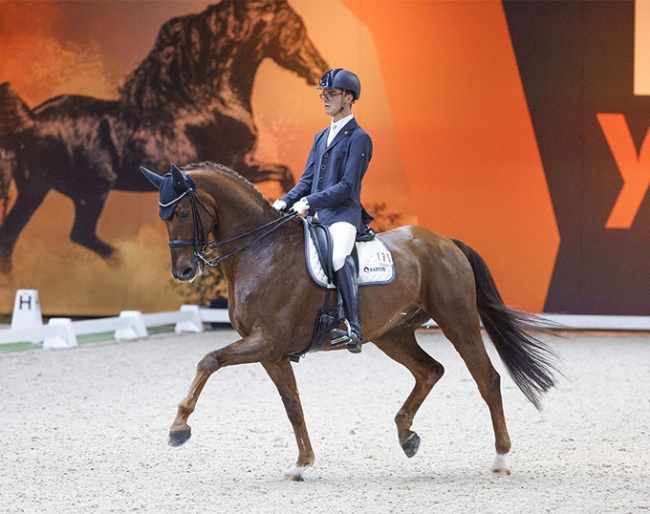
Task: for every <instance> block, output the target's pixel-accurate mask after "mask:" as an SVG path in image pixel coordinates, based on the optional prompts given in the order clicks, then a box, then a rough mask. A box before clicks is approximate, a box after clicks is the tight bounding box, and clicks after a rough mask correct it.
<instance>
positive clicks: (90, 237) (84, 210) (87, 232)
mask: <svg viewBox="0 0 650 514" xmlns="http://www.w3.org/2000/svg"><path fill="white" fill-rule="evenodd" d="M107 197H108V189H107V190H106V191H100V192H97V194H96V195H92V197H85V196H84V197H77V198H73V199H72V201H73V202H74V207H75V216H74V224H73V225H72V231H71V232H70V240H71V241H72V242H73V243H77V244H79V245H81V246H84V247H86V248H88V249H89V250H91V251H93V252H95V253H96V254H97V255H99V256H100V257H104V258H106V257H110V256H111V255H112V254H113V252H114V250H115V249H114V248H113V247H112V246H111V245H109V244H107V243H105V242H104V241H102V240H101V239H99V237H97V222H98V221H99V216H100V215H101V213H102V209H103V208H104V204H105V203H106V198H107Z"/></svg>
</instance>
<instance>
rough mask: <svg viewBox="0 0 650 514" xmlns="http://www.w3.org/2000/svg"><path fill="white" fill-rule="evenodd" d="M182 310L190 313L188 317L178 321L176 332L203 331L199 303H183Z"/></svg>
mask: <svg viewBox="0 0 650 514" xmlns="http://www.w3.org/2000/svg"><path fill="white" fill-rule="evenodd" d="M181 312H185V313H187V315H188V319H185V320H182V321H177V322H176V325H175V326H174V332H175V333H179V332H203V321H202V320H201V312H200V307H199V306H198V305H181Z"/></svg>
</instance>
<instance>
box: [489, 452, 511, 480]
mask: <svg viewBox="0 0 650 514" xmlns="http://www.w3.org/2000/svg"><path fill="white" fill-rule="evenodd" d="M492 471H493V472H494V473H497V474H498V475H504V476H507V475H509V474H510V468H509V467H508V456H507V455H501V454H500V453H497V454H496V456H495V457H494V463H493V464H492Z"/></svg>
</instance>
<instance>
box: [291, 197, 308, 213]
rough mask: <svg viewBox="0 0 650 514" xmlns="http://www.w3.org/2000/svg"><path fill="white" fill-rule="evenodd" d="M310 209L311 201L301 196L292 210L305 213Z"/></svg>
mask: <svg viewBox="0 0 650 514" xmlns="http://www.w3.org/2000/svg"><path fill="white" fill-rule="evenodd" d="M308 209H309V202H308V201H307V199H306V198H301V199H300V200H298V201H297V202H296V203H294V204H293V205H292V206H291V211H292V212H297V213H298V214H304V213H305V212H307V210H308Z"/></svg>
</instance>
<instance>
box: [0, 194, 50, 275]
mask: <svg viewBox="0 0 650 514" xmlns="http://www.w3.org/2000/svg"><path fill="white" fill-rule="evenodd" d="M48 191H49V187H39V186H38V185H37V184H25V183H21V184H19V185H18V197H17V198H16V203H15V204H14V206H13V207H12V208H11V210H10V211H9V214H7V217H6V218H5V219H4V220H3V221H2V224H0V272H2V273H10V272H11V269H12V263H11V256H12V254H13V252H14V247H15V246H16V241H18V236H20V233H21V232H22V230H23V229H24V228H25V226H26V225H27V223H28V222H29V220H30V219H31V217H32V215H33V214H34V212H36V209H38V207H39V206H40V205H41V203H43V200H44V199H45V196H46V195H47V193H48Z"/></svg>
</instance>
